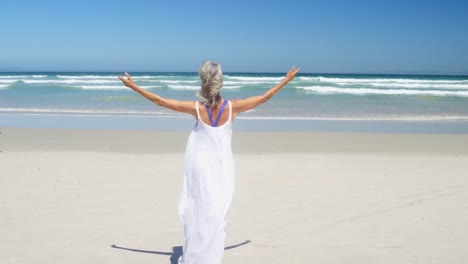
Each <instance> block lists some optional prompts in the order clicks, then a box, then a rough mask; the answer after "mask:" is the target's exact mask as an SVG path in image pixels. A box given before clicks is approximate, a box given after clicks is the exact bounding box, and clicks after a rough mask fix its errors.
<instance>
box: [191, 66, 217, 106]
mask: <svg viewBox="0 0 468 264" xmlns="http://www.w3.org/2000/svg"><path fill="white" fill-rule="evenodd" d="M199 75H200V79H201V88H200V90H199V91H198V92H197V97H198V98H199V99H200V101H201V102H202V103H203V104H205V105H208V106H209V107H214V106H216V105H217V104H218V103H219V102H220V101H221V96H219V91H220V90H221V87H223V70H222V69H221V65H220V64H218V63H216V62H212V61H205V62H203V64H202V66H201V68H200V71H199Z"/></svg>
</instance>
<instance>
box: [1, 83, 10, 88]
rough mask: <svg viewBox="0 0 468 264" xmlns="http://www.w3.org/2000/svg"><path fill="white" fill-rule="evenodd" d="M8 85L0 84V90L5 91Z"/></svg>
mask: <svg viewBox="0 0 468 264" xmlns="http://www.w3.org/2000/svg"><path fill="white" fill-rule="evenodd" d="M8 86H9V85H8V84H0V89H5V88H8Z"/></svg>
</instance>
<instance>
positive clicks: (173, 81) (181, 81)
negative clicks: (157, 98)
mask: <svg viewBox="0 0 468 264" xmlns="http://www.w3.org/2000/svg"><path fill="white" fill-rule="evenodd" d="M159 82H162V83H199V82H200V81H198V80H193V81H189V80H160V81H159Z"/></svg>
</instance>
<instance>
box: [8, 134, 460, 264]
mask: <svg viewBox="0 0 468 264" xmlns="http://www.w3.org/2000/svg"><path fill="white" fill-rule="evenodd" d="M0 132H1V134H0V151H1V152H0V181H1V184H0V211H1V214H0V226H1V228H0V263H77V264H78V263H80V264H81V263H113V264H115V263H176V262H175V259H177V257H178V256H179V254H180V252H181V246H182V242H183V230H182V226H181V224H180V222H179V218H178V213H177V204H178V200H179V194H180V191H181V188H182V179H183V170H184V168H183V161H184V150H185V143H186V140H187V137H188V135H189V132H158V131H137V130H134V131H130V130H129V131H116V130H114V131H113V130H76V129H74V130H72V129H70V130H67V129H39V128H34V129H33V128H11V127H0ZM233 150H234V157H235V160H236V166H237V183H236V184H237V185H236V193H235V197H234V201H233V204H232V207H231V211H230V214H229V223H228V228H227V240H226V247H227V249H226V251H225V256H224V262H223V263H226V264H238V263H245V264H250V263H252V264H257V263H282V264H283V263H337V264H338V263H340V264H341V263H356V264H358V263H359V264H362V263H372V264H374V263H389V264H394V263H398V264H404V263H424V264H426V263H444V264H448V263H460V264H461V263H468V177H467V176H468V135H436V134H364V133H307V132H301V133H299V132H297V133H295V132H276V133H263V132H238V133H236V132H234V135H233ZM171 261H172V262H171Z"/></svg>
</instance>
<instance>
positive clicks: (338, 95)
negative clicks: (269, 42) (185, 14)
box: [0, 72, 468, 133]
mask: <svg viewBox="0 0 468 264" xmlns="http://www.w3.org/2000/svg"><path fill="white" fill-rule="evenodd" d="M118 74H122V73H115V72H81V73H74V72H21V73H0V126H16V127H62V128H85V129H94V128H96V129H158V130H186V129H190V128H191V127H192V126H193V121H194V120H193V118H192V117H190V116H187V115H183V114H180V113H176V112H172V111H170V110H167V109H163V108H161V107H159V106H157V105H155V104H153V103H151V102H149V101H147V100H146V99H145V98H143V97H142V96H140V95H139V94H137V93H135V92H134V91H133V90H131V89H129V88H126V87H124V86H123V85H122V83H121V82H120V80H119V79H118V78H117V77H116V75H118ZM131 74H132V76H133V77H134V79H135V81H136V82H137V84H138V85H139V86H141V87H142V88H145V89H148V90H149V91H151V92H154V93H157V94H159V95H161V96H162V97H170V98H175V99H179V100H195V99H196V97H195V92H196V91H197V90H198V89H199V85H200V81H199V77H198V74H197V73H177V72H173V73H170V72H161V73H158V72H138V73H131ZM283 77H284V74H277V73H225V77H224V86H223V89H222V91H221V95H222V96H223V97H224V98H226V99H241V98H246V97H250V96H254V95H260V94H262V93H264V92H265V91H267V90H268V89H269V88H270V87H272V86H274V85H275V84H276V83H278V82H279V81H281V80H282V79H283ZM235 124H236V127H237V129H238V130H248V131H256V130H258V131H335V132H341V131H348V132H403V133H412V132H414V133H420V132H421V133H468V76H429V75H385V74H380V75H362V74H305V73H299V74H298V76H296V78H295V79H294V80H293V81H292V82H290V83H289V84H288V85H287V86H286V87H284V88H283V89H282V90H281V91H280V92H279V93H278V94H277V95H276V96H275V97H273V98H272V99H271V100H270V101H268V102H267V103H265V104H263V105H261V106H260V107H258V108H256V109H254V110H252V111H249V112H246V113H242V114H240V115H239V116H238V118H237V119H236V121H235Z"/></svg>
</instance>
